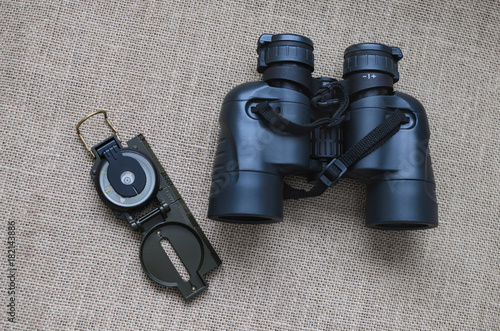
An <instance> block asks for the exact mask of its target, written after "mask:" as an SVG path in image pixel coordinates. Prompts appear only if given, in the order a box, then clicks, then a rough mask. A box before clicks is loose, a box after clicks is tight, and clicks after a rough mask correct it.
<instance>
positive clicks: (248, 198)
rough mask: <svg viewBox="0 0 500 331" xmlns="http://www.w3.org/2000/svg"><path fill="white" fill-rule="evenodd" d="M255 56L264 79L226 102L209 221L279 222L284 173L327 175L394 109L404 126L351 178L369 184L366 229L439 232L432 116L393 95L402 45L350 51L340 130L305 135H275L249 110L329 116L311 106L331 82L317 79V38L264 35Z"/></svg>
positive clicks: (296, 118)
mask: <svg viewBox="0 0 500 331" xmlns="http://www.w3.org/2000/svg"><path fill="white" fill-rule="evenodd" d="M257 53H258V54H259V58H258V66H257V70H258V71H259V72H260V73H262V74H263V81H260V82H249V83H244V84H242V85H239V86H237V87H236V88H234V89H233V90H232V91H230V92H229V93H228V94H227V95H226V98H225V99H224V102H223V105H222V109H221V113H220V125H221V133H220V138H219V144H218V147H217V152H216V156H215V162H214V168H213V173H212V187H211V193H210V201H209V210H208V217H209V218H211V219H214V220H219V221H226V222H237V223H270V222H278V221H281V220H282V219H283V185H284V184H283V178H284V177H285V176H289V175H305V176H308V177H309V178H317V177H318V174H319V173H320V172H321V170H322V169H318V167H317V164H321V165H323V166H324V165H326V164H328V162H330V161H331V160H332V159H334V158H337V157H339V156H340V155H341V154H342V153H344V152H345V151H346V150H349V148H352V147H353V146H354V145H355V144H356V143H357V142H359V141H360V140H361V139H363V137H365V136H366V135H367V134H368V133H369V132H370V131H372V130H373V129H375V128H376V127H377V126H378V125H379V124H381V123H382V122H384V120H385V119H386V118H387V117H388V116H390V115H391V114H392V113H393V112H394V111H395V110H396V109H398V110H400V111H402V112H403V113H404V114H405V116H406V119H407V120H406V123H404V124H403V125H401V127H400V129H399V131H398V132H397V133H396V134H395V135H394V136H392V138H390V139H389V140H388V141H387V142H386V143H384V144H383V145H381V146H380V147H378V148H377V149H376V150H374V151H373V152H371V153H369V154H368V155H366V156H364V157H363V158H362V159H361V160H359V161H358V162H356V163H355V164H354V165H353V166H351V167H350V168H349V169H348V172H347V174H346V175H347V176H348V177H351V178H356V179H359V180H361V181H363V182H365V183H366V184H367V203H366V223H365V224H366V226H368V227H371V228H376V229H385V230H410V229H426V228H432V227H435V226H437V224H438V217H437V203H436V197H435V184H434V177H433V173H432V167H431V161H430V156H429V149H428V140H429V136H430V132H429V126H428V122H427V116H426V113H425V110H424V108H423V106H422V105H421V104H420V102H418V101H417V100H416V99H415V98H413V97H411V96H409V95H407V94H404V93H400V92H394V90H393V84H394V83H395V82H397V81H398V80H399V72H398V61H399V60H400V59H401V58H402V53H401V50H400V49H399V48H396V47H389V46H386V45H382V44H372V43H364V44H356V45H352V46H350V47H348V48H347V49H346V50H345V53H344V73H343V78H344V80H343V81H342V82H341V85H342V86H343V87H344V88H345V90H346V91H347V93H348V95H349V108H348V111H347V113H346V117H345V120H344V123H343V124H342V125H341V126H340V127H334V128H325V127H322V128H317V129H315V130H314V131H312V133H306V134H293V133H286V132H283V131H280V130H276V128H273V127H272V126H269V125H267V124H266V123H264V122H263V121H262V119H261V118H260V117H259V116H258V115H257V114H255V113H254V112H253V110H254V108H255V107H256V106H257V105H258V104H259V103H261V102H263V101H267V102H269V104H270V106H271V107H273V109H275V110H276V111H277V112H278V113H279V115H281V116H282V117H283V118H285V119H287V120H289V121H291V122H294V123H298V124H308V123H311V122H312V121H314V120H316V119H317V118H318V117H322V116H328V111H326V112H325V111H324V110H323V111H318V110H316V109H312V108H311V97H312V96H313V95H314V94H315V93H316V91H318V89H319V88H321V87H322V86H323V85H326V84H328V83H329V82H332V81H334V80H333V79H331V78H324V77H322V78H313V77H312V75H311V74H312V72H313V71H314V54H313V43H312V41H311V40H310V39H308V38H306V37H303V36H298V35H292V34H281V35H268V34H264V35H262V36H261V37H260V39H259V43H258V48H257ZM312 165H316V166H312ZM320 168H321V166H320Z"/></svg>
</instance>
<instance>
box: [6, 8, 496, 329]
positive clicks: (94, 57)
mask: <svg viewBox="0 0 500 331" xmlns="http://www.w3.org/2000/svg"><path fill="white" fill-rule="evenodd" d="M499 22H500V3H499V2H498V1H458V0H457V1H402V0H385V1H345V2H337V1H282V0H269V1H215V0H209V1H191V0H185V1H105V0H103V1H10V0H4V1H1V3H0V109H1V113H0V148H1V149H2V156H1V159H0V197H1V202H2V206H3V209H2V215H3V217H2V218H3V223H2V226H1V227H0V233H1V235H0V239H1V241H0V242H1V247H3V248H2V251H1V258H0V271H1V274H2V277H0V292H1V293H2V295H1V296H0V306H1V307H2V308H1V309H0V320H1V324H0V326H1V328H2V329H16V328H17V329H20V330H34V329H37V330H52V329H59V330H87V329H96V330H121V329H126V330H137V329H142V330H159V329H191V330H201V329H227V330H233V329H237V330H269V329H276V330H277V329H287V330H316V329H324V330H331V329H372V330H416V329H419V330H440V329H443V330H444V329H450V330H451V329H453V330H458V329H462V330H471V329H477V330H500V317H499V316H500V262H499V257H498V256H499V252H500V251H499V248H500V247H499V243H500V239H499V235H500V222H499V220H500V214H499V210H500V206H499V200H500V196H499V186H500V178H499V170H498V169H499V165H500V164H499V161H500V148H499V146H500V130H499V123H500V113H499V101H500V98H499V86H500V71H499V56H498V54H499V52H500V47H499V45H500V24H499ZM262 33H297V34H301V35H305V36H307V37H309V38H311V39H312V40H313V41H314V44H315V60H316V61H315V72H314V75H315V76H316V77H319V76H330V77H336V78H340V77H341V75H342V61H343V51H344V49H345V48H346V47H347V46H349V45H351V44H354V43H359V42H379V43H385V44H388V45H392V46H398V47H400V48H401V49H402V51H403V54H404V58H403V59H402V60H401V61H400V63H399V68H400V76H401V79H400V81H399V82H398V83H397V84H396V89H397V90H399V91H402V92H405V93H408V94H411V95H413V96H414V97H416V98H417V99H418V100H420V101H421V102H422V104H423V105H424V106H425V108H426V110H427V113H428V118H429V123H430V129H431V140H430V150H431V154H432V159H433V167H434V173H435V178H436V183H437V198H438V203H439V219H440V226H439V227H438V228H436V229H432V230H427V231H410V232H405V231H403V232H382V231H377V230H371V229H368V228H366V227H365V226H364V218H365V214H364V213H365V196H366V189H365V185H364V184H363V183H361V182H358V181H355V180H351V179H344V180H341V181H340V182H339V183H338V185H336V186H335V187H333V188H330V189H329V190H328V191H327V192H326V193H325V194H323V195H322V196H321V197H317V198H314V199H307V200H299V201H286V202H285V203H284V213H285V217H284V221H283V222H281V223H278V224H272V225H234V224H224V223H219V222H214V221H211V220H209V219H207V217H206V214H207V208H208V197H209V191H210V184H211V178H210V175H211V171H212V163H213V160H214V155H215V150H216V146H217V138H218V135H219V123H218V116H219V110H220V106H221V104H222V101H223V98H224V96H225V94H226V93H227V92H229V91H230V90H231V89H232V88H233V87H235V86H237V85H238V84H241V83H244V82H247V81H256V80H260V79H261V76H260V75H259V74H258V73H257V71H256V58H257V54H256V52H255V50H256V46H257V40H258V37H259V36H260V34H262ZM98 109H105V110H107V111H108V113H109V117H110V120H111V121H112V123H113V124H114V125H115V126H116V127H117V128H118V130H119V132H120V135H121V137H122V138H123V139H124V140H128V139H130V138H132V137H133V136H135V135H136V134H138V133H142V134H144V136H145V137H146V138H147V139H148V142H149V143H150V145H151V146H152V148H153V150H154V151H155V152H156V155H157V156H158V158H159V160H160V161H161V163H162V164H163V165H164V167H165V168H166V169H167V172H168V173H169V175H170V177H171V178H172V180H173V182H174V183H175V185H176V186H177V188H178V190H179V191H180V193H181V194H182V196H183V197H184V199H185V201H186V203H187V204H188V206H189V208H190V209H191V211H192V212H193V214H194V216H195V218H196V219H197V220H198V222H199V224H200V226H201V227H202V228H203V230H204V232H205V234H206V236H207V237H208V239H209V240H210V242H211V243H212V244H213V246H214V248H215V250H216V251H217V252H218V254H219V255H220V257H221V259H222V260H223V264H222V265H221V266H219V267H218V268H217V269H215V270H214V271H212V272H210V273H209V274H207V280H208V283H209V285H210V286H209V288H208V289H207V290H206V291H204V292H203V293H201V294H200V295H199V296H197V297H196V298H194V299H193V300H191V301H189V302H185V301H184V300H183V299H182V297H181V296H180V295H179V292H178V291H177V290H176V289H170V288H165V287H162V286H160V285H157V284H156V283H154V282H152V281H151V280H150V279H149V278H148V277H147V276H146V275H145V273H144V272H143V270H142V268H141V265H140V261H139V257H138V253H139V245H140V239H141V236H140V233H138V232H135V231H133V230H132V229H131V228H130V227H129V226H128V225H126V224H124V223H123V222H122V221H120V220H118V219H117V218H115V217H114V215H113V214H112V212H111V211H110V209H109V208H108V207H106V206H105V205H104V204H103V203H102V201H101V200H100V199H99V197H98V195H97V193H96V191H95V188H94V185H93V182H92V181H91V179H90V176H89V171H90V168H91V166H92V162H93V161H92V158H91V156H90V155H89V153H88V152H87V151H86V150H85V149H84V147H83V145H82V143H81V142H80V140H79V138H78V136H77V135H76V132H75V125H76V123H77V122H78V121H79V120H80V119H81V118H83V117H84V116H85V115H87V114H89V113H91V112H93V111H95V110H98ZM82 131H83V132H84V135H85V137H86V138H87V139H88V140H89V144H95V143H97V142H99V141H101V140H103V139H104V138H106V137H107V136H108V135H109V132H110V131H109V128H107V127H106V125H105V122H104V121H103V120H102V117H95V118H92V119H91V120H89V121H88V122H86V123H85V124H84V125H83V127H82ZM290 182H291V183H292V184H294V185H296V186H303V187H307V185H306V182H305V180H303V179H301V178H292V179H291V181H290ZM8 222H11V224H15V225H14V226H15V233H14V241H15V253H14V254H13V252H8V251H7V247H8V245H7V241H8V237H9V236H10V235H9V232H8V231H9V228H8ZM11 234H12V233H11ZM11 239H12V238H11ZM9 254H10V256H11V257H14V260H13V261H11V262H13V265H14V267H15V269H16V270H14V271H12V270H11V271H9V266H10V265H9V260H8V255H9ZM12 273H13V274H14V276H13V277H12V276H11V275H12ZM8 276H11V277H10V278H8ZM11 285H13V286H15V289H14V290H15V293H10V294H9V292H8V290H9V287H10V286H11ZM11 290H12V288H11ZM11 298H13V300H14V302H15V308H14V309H13V310H11V307H7V305H8V304H9V303H10V302H11V301H10V300H11ZM11 311H14V313H15V319H14V320H15V323H12V322H9V321H8V318H9V317H10V316H11V315H12V314H11V315H9V314H8V312H11Z"/></svg>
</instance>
